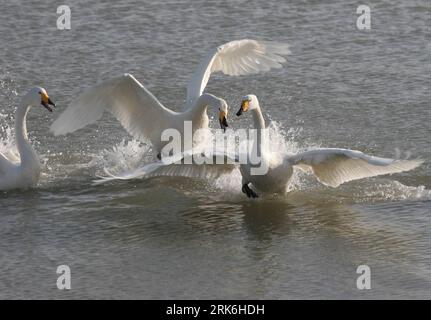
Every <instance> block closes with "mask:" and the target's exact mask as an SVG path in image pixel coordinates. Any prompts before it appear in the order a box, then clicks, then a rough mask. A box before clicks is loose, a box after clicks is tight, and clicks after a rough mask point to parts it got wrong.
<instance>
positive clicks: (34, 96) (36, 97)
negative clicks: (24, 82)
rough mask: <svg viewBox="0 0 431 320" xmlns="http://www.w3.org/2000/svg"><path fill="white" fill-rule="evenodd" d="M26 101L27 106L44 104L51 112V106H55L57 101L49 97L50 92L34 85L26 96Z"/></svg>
mask: <svg viewBox="0 0 431 320" xmlns="http://www.w3.org/2000/svg"><path fill="white" fill-rule="evenodd" d="M24 103H25V104H26V105H27V106H32V107H36V106H40V105H41V106H43V107H45V108H46V109H47V110H48V111H49V112H52V108H51V107H50V106H53V107H55V103H54V102H52V100H51V99H50V98H49V96H48V93H47V92H46V90H45V89H44V88H42V87H34V88H32V89H31V90H30V91H29V92H28V93H27V94H26V95H25V96H24Z"/></svg>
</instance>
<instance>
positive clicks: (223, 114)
mask: <svg viewBox="0 0 431 320" xmlns="http://www.w3.org/2000/svg"><path fill="white" fill-rule="evenodd" d="M219 102H220V105H219V108H218V110H219V115H218V119H219V122H220V128H222V129H223V131H226V128H227V127H228V125H227V120H226V118H227V109H228V106H227V102H226V101H225V100H223V99H220V101H219Z"/></svg>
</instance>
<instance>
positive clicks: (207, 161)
mask: <svg viewBox="0 0 431 320" xmlns="http://www.w3.org/2000/svg"><path fill="white" fill-rule="evenodd" d="M175 158H176V157H175ZM174 161H175V160H174ZM198 161H199V162H197V160H196V158H193V156H192V155H186V156H185V157H183V158H182V159H181V160H179V161H175V162H171V161H167V162H162V161H159V162H153V163H150V164H147V165H145V166H143V167H141V168H137V169H134V170H129V171H126V172H122V173H120V174H112V173H111V172H109V171H108V170H107V169H106V168H105V173H106V174H107V175H108V176H107V177H99V178H100V179H99V180H96V181H95V183H96V184H99V183H105V182H108V181H113V180H131V179H148V178H153V177H187V178H199V179H216V178H218V177H219V176H221V175H222V174H225V173H229V172H231V171H233V170H234V169H235V168H237V164H236V163H237V161H238V159H235V158H233V157H230V156H229V155H226V154H221V153H214V154H211V155H207V156H204V155H201V157H200V160H198Z"/></svg>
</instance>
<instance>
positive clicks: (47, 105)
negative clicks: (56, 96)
mask: <svg viewBox="0 0 431 320" xmlns="http://www.w3.org/2000/svg"><path fill="white" fill-rule="evenodd" d="M40 96H41V99H42V101H41V102H40V103H41V104H42V105H43V106H44V107H45V108H46V109H47V110H48V111H49V112H52V108H51V107H50V105H51V106H53V107H54V108H55V103H54V102H52V101H51V99H50V98H49V97H48V94H47V93H45V92H40Z"/></svg>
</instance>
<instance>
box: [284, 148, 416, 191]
mask: <svg viewBox="0 0 431 320" xmlns="http://www.w3.org/2000/svg"><path fill="white" fill-rule="evenodd" d="M287 160H288V161H289V162H290V163H291V164H292V165H299V166H307V167H310V168H311V169H312V170H313V173H314V174H315V175H316V176H317V178H318V179H319V181H320V182H321V183H323V184H325V185H328V186H331V187H338V186H339V185H340V184H342V183H344V182H347V181H351V180H357V179H362V178H367V177H374V176H378V175H384V174H392V173H398V172H403V171H408V170H412V169H414V168H416V167H418V166H419V165H421V164H422V163H423V161H422V160H394V159H388V158H378V157H373V156H369V155H366V154H364V153H362V152H360V151H355V150H348V149H337V148H322V149H316V150H310V151H306V152H302V153H299V154H297V155H294V156H289V157H288V158H287Z"/></svg>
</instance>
